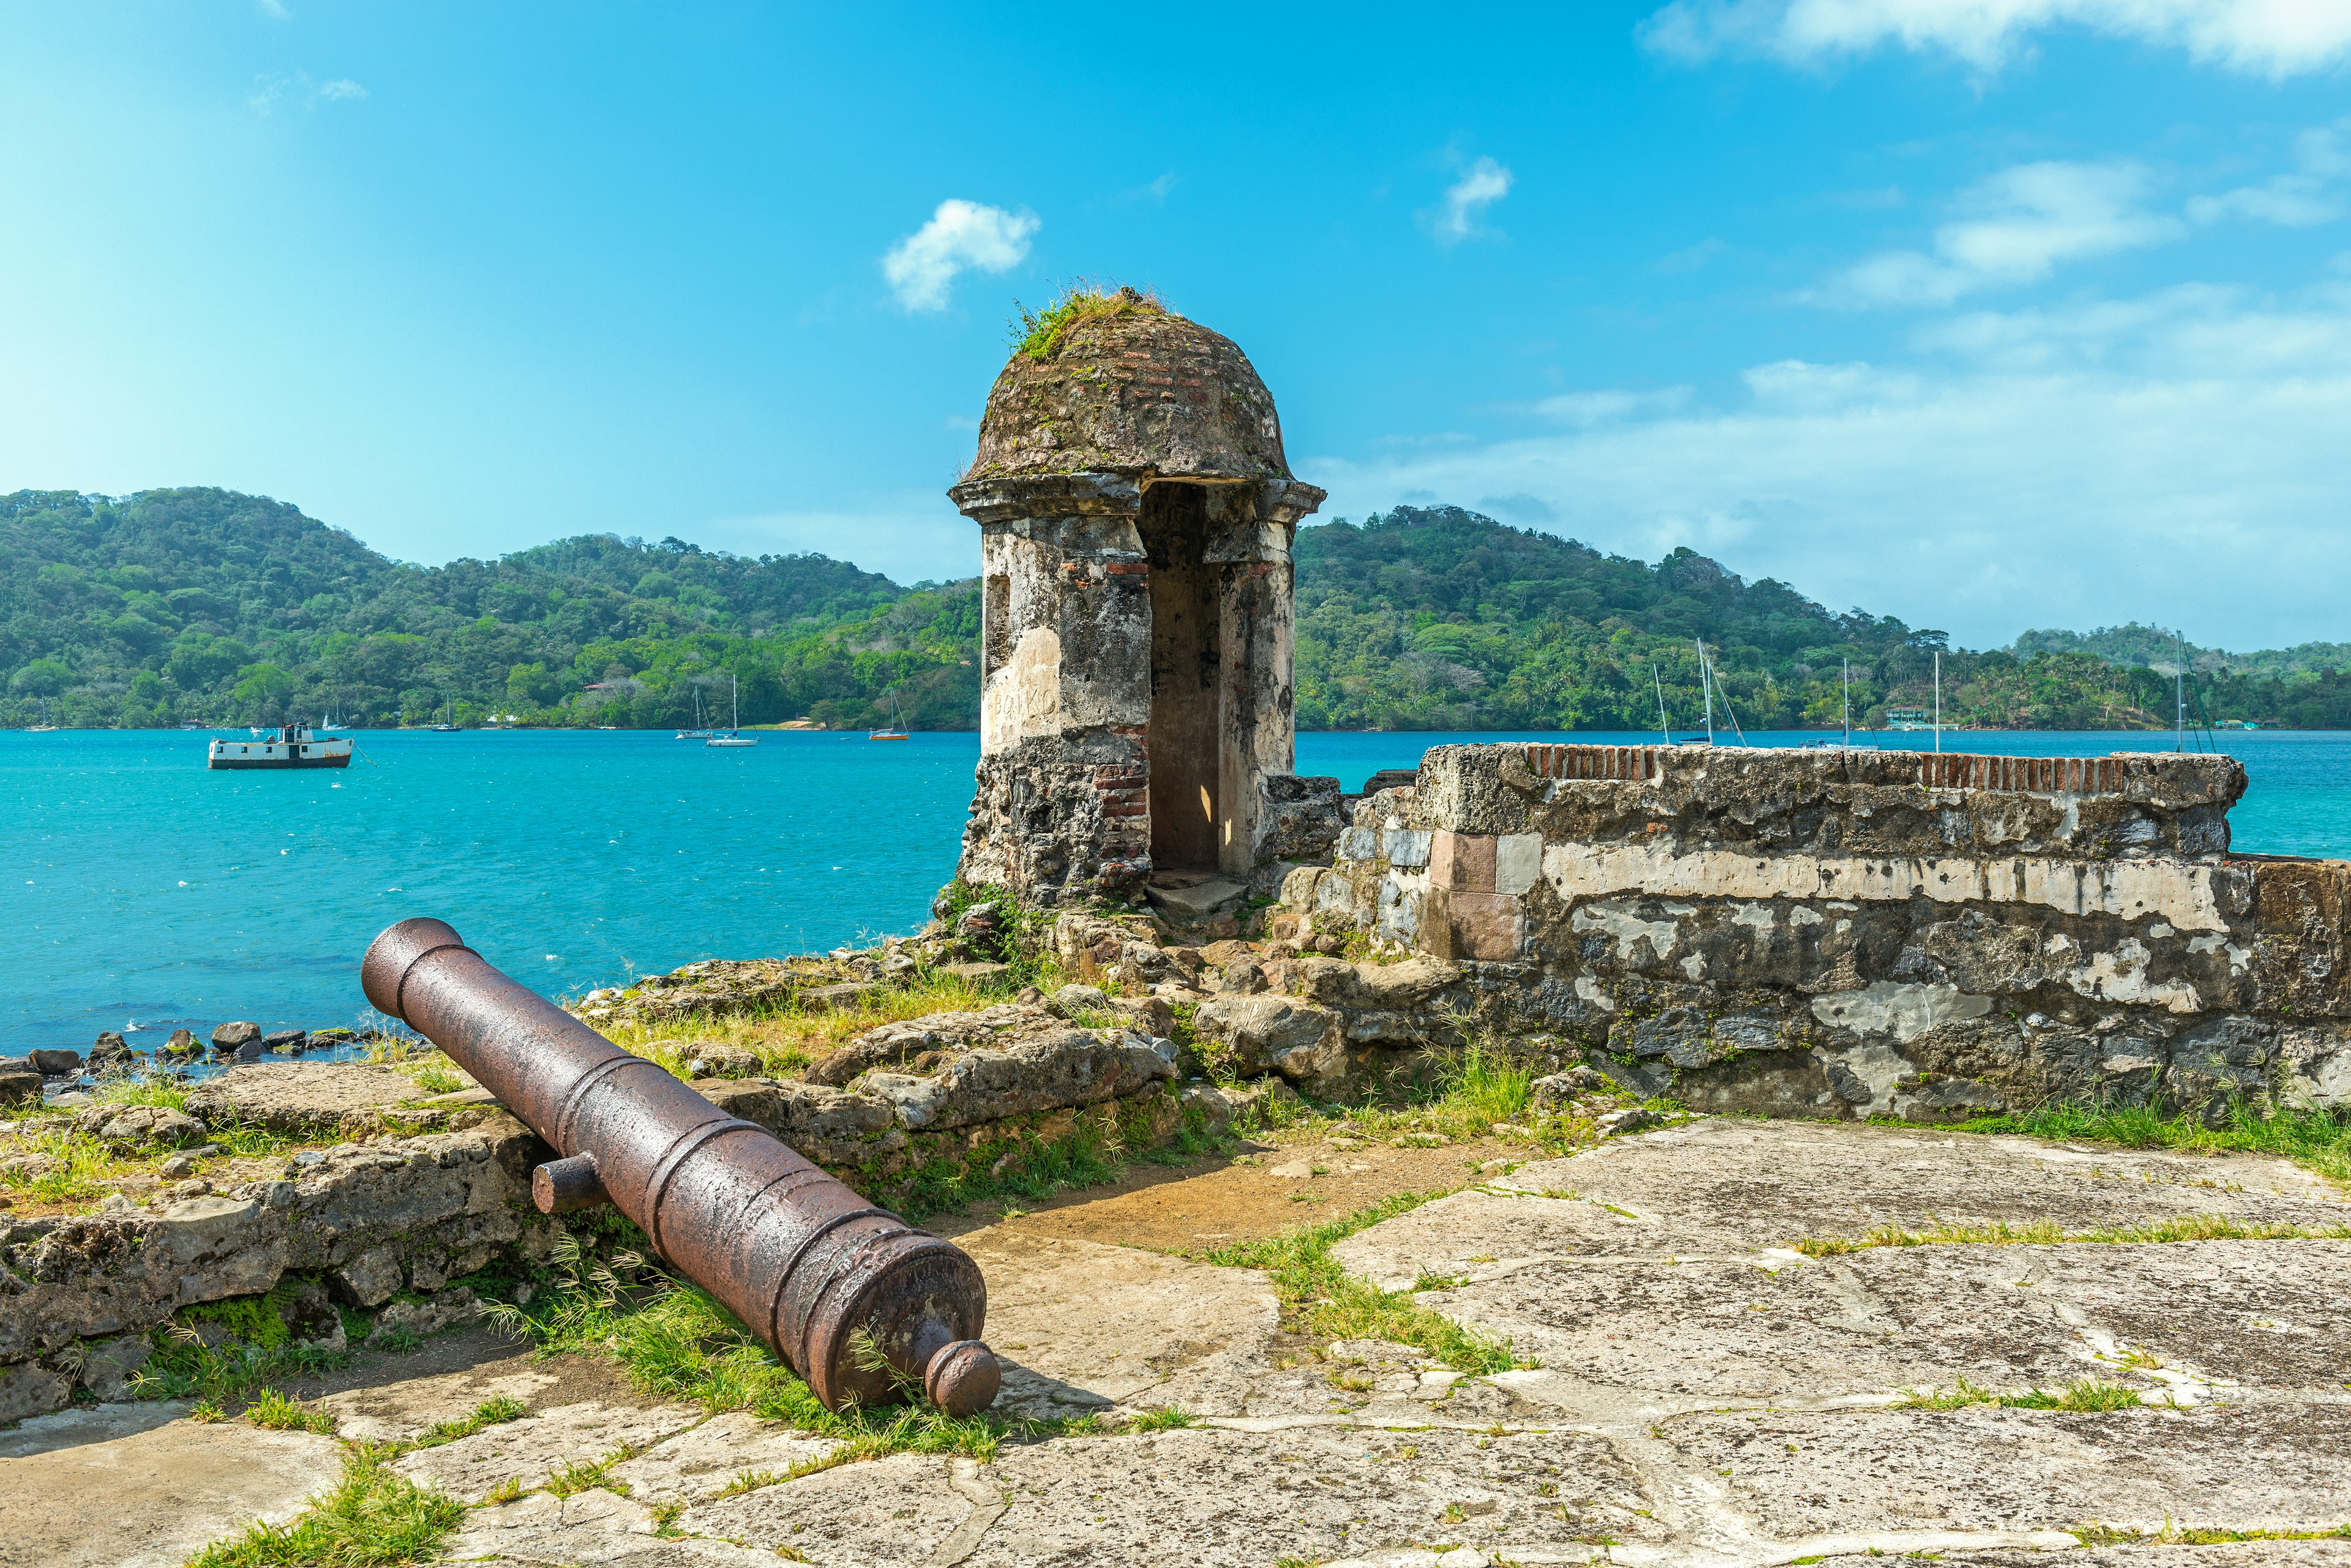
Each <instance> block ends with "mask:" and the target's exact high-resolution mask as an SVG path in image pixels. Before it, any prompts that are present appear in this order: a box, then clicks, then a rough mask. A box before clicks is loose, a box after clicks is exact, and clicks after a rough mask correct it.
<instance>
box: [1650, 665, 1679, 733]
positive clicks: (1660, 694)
mask: <svg viewBox="0 0 2351 1568" xmlns="http://www.w3.org/2000/svg"><path fill="white" fill-rule="evenodd" d="M1649 685H1650V686H1651V687H1652V688H1654V689H1655V690H1656V694H1657V732H1658V733H1659V734H1661V735H1663V736H1664V737H1666V744H1667V746H1671V745H1672V744H1673V743H1674V727H1673V726H1672V725H1670V724H1667V722H1666V683H1665V680H1664V678H1663V677H1662V676H1660V675H1659V674H1657V666H1656V665H1655V664H1651V665H1650V666H1649Z"/></svg>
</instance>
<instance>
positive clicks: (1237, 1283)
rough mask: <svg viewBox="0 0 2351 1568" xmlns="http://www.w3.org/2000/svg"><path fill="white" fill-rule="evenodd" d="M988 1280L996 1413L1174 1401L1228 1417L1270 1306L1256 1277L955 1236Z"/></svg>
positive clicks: (1035, 1242)
mask: <svg viewBox="0 0 2351 1568" xmlns="http://www.w3.org/2000/svg"><path fill="white" fill-rule="evenodd" d="M956 1245H958V1246H960V1247H962V1248H963V1249H965V1250H966V1251H967V1252H969V1253H970V1254H971V1256H972V1258H973V1259H974V1260H976V1261H977V1263H978V1264H979V1266H980V1269H981V1271H982V1272H983V1273H984V1274H985V1275H986V1277H987V1340H988V1343H989V1344H990V1345H991V1346H993V1347H994V1348H995V1350H996V1353H997V1355H998V1359H999V1360H1000V1361H1001V1362H1002V1363H1003V1365H1004V1392H1003V1393H1002V1394H1001V1395H999V1396H998V1398H997V1406H996V1407H997V1409H998V1410H999V1411H1002V1412H1006V1413H1013V1412H1021V1413H1026V1414H1029V1415H1035V1416H1072V1415H1080V1414H1082V1413H1084V1412H1086V1411H1089V1410H1105V1409H1108V1408H1110V1407H1111V1406H1120V1405H1128V1406H1138V1407H1139V1406H1154V1405H1180V1406H1183V1407H1184V1408H1185V1409H1186V1410H1188V1411H1191V1412H1192V1413H1193V1414H1195V1415H1238V1414H1239V1413H1240V1412H1241V1410H1242V1409H1243V1407H1244V1406H1245V1404H1246V1401H1247V1391H1248V1387H1249V1378H1250V1376H1251V1375H1254V1374H1256V1373H1258V1372H1260V1371H1262V1370H1264V1367H1265V1354H1264V1352H1265V1346H1266V1343H1267V1342H1268V1341H1270V1339H1271V1338H1272V1336H1273V1333H1274V1331H1275V1329H1276V1327H1277V1326H1278V1323H1279V1321H1280V1306H1279V1303H1277V1302H1276V1301H1275V1300H1274V1295H1273V1290H1272V1287H1271V1285H1270V1283H1269V1282H1268V1281H1267V1280H1266V1277H1265V1276H1264V1275H1263V1274H1261V1273H1259V1272H1257V1271H1255V1270H1248V1269H1219V1268H1217V1267H1216V1266H1215V1265H1213V1264H1208V1263H1200V1262H1195V1261H1193V1260H1190V1259H1186V1258H1170V1257H1167V1256H1165V1255H1164V1254H1161V1253H1156V1252H1144V1251H1140V1250H1137V1249H1134V1248H1130V1247H1111V1246H1105V1245H1103V1244H1102V1243H1100V1242H1095V1241H1079V1240H1072V1239H1067V1238H1063V1237H1057V1236H1036V1235H1030V1234H1023V1233H1021V1232H1018V1231H1014V1230H1011V1229H1009V1228H1005V1227H996V1226H991V1227H989V1228H987V1229H983V1230H976V1231H972V1232H969V1233H967V1234H966V1235H963V1236H960V1237H958V1238H956Z"/></svg>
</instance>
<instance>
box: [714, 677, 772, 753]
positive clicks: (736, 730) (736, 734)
mask: <svg viewBox="0 0 2351 1568" xmlns="http://www.w3.org/2000/svg"><path fill="white" fill-rule="evenodd" d="M742 688H743V684H742V683H741V682H740V681H737V679H736V678H735V677H734V676H733V675H732V674H729V675H728V676H727V677H726V701H727V708H728V713H727V719H728V723H727V726H726V728H725V729H723V730H716V731H714V732H713V733H712V734H711V737H710V738H709V739H707V740H705V741H704V742H703V743H702V744H703V745H705V746H757V745H758V744H759V737H758V736H756V735H745V734H743V733H742V729H743V689H742Z"/></svg>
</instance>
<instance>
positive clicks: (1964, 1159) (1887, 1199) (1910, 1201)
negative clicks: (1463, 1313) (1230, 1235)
mask: <svg viewBox="0 0 2351 1568" xmlns="http://www.w3.org/2000/svg"><path fill="white" fill-rule="evenodd" d="M1489 1185H1492V1186H1500V1187H1508V1188H1510V1189H1513V1190H1518V1191H1525V1192H1536V1193H1540V1192H1544V1191H1553V1192H1574V1193H1576V1194H1579V1195H1580V1196H1581V1197H1582V1198H1583V1200H1584V1201H1585V1202H1587V1203H1589V1204H1592V1205H1603V1204H1605V1205H1613V1206H1614V1207H1616V1208H1618V1209H1622V1210H1625V1211H1627V1212H1628V1213H1629V1215H1630V1216H1631V1217H1632V1218H1634V1219H1635V1221H1636V1225H1635V1226H1632V1227H1625V1228H1608V1227H1599V1226H1597V1225H1596V1223H1588V1222H1587V1221H1588V1219H1589V1217H1588V1216H1577V1217H1575V1218H1568V1216H1569V1215H1571V1214H1572V1213H1573V1211H1571V1210H1556V1209H1546V1210H1540V1211H1531V1215H1530V1221H1531V1228H1529V1229H1528V1230H1527V1232H1526V1233H1525V1236H1524V1238H1523V1239H1520V1238H1519V1237H1516V1236H1511V1235H1490V1234H1488V1235H1480V1236H1479V1238H1478V1240H1479V1243H1481V1245H1479V1246H1478V1247H1477V1248H1476V1250H1478V1251H1488V1250H1495V1251H1497V1252H1498V1255H1499V1253H1500V1252H1516V1253H1520V1254H1521V1255H1530V1254H1550V1255H1556V1256H1565V1255H1571V1254H1572V1253H1573V1251H1575V1250H1576V1249H1577V1248H1576V1244H1577V1243H1578V1242H1582V1243H1583V1244H1584V1249H1586V1250H1592V1249H1597V1250H1602V1251H1609V1252H1616V1253H1629V1254H1653V1255H1662V1254H1666V1253H1669V1252H1671V1253H1682V1254H1692V1253H1695V1254H1709V1253H1711V1254H1723V1253H1729V1252H1740V1251H1746V1250H1750V1249H1757V1248H1764V1247H1779V1246H1785V1245H1787V1244H1788V1243H1790V1242H1792V1241H1795V1240H1797V1239H1800V1238H1803V1237H1812V1236H1823V1237H1824V1236H1859V1235H1862V1234H1863V1233H1865V1232H1866V1231H1868V1230H1870V1229H1871V1228H1875V1227H1876V1226H1880V1225H1897V1226H1902V1227H1906V1228H1919V1227H1922V1226H1928V1225H1931V1224H1934V1223H1935V1222H1936V1221H1938V1220H1941V1221H1944V1222H1947V1223H1957V1222H1959V1221H1963V1220H1973V1221H1990V1220H2007V1221H2009V1222H2011V1223H2012V1224H2013V1223H2029V1222H2032V1221H2034V1220H2043V1219H2046V1220H2053V1221H2055V1222H2057V1223H2058V1224H2059V1225H2062V1226H2064V1228H2067V1229H2068V1230H2088V1229H2092V1228H2097V1227H2101V1226H2120V1225H2132V1224H2144V1223H2147V1222H2149V1221H2153V1220H2161V1219H2168V1218H2176V1217H2179V1216H2182V1215H2195V1214H2219V1215H2226V1216H2228V1217H2229V1218H2233V1219H2238V1220H2241V1221H2245V1222H2248V1223H2252V1222H2277V1223H2285V1224H2299V1225H2307V1226H2313V1227H2325V1226H2333V1225H2346V1224H2351V1202H2346V1200H2345V1198H2344V1197H2343V1195H2341V1194H2340V1193H2337V1192H2336V1191H2335V1190H2334V1189H2333V1188H2331V1187H2329V1186H2327V1185H2326V1184H2325V1182H2324V1181H2322V1180H2321V1179H2320V1178H2319V1177H2318V1176H2314V1175H2313V1174H2312V1173H2311V1172H2309V1171H2306V1170H2304V1169H2303V1168H2302V1167H2301V1166H2296V1165H2294V1164H2293V1163H2292V1162H2291V1161H2287V1160H2281V1159H2272V1158H2269V1157H2267V1156H2265V1155H2219V1156H2215V1157H2212V1158H2202V1157H2199V1156H2195V1155H2179V1154H2168V1153H2165V1152H2162V1151H2160V1150H2134V1149H2118V1148H2114V1147H2110V1146H2103V1145H2089V1144H2079V1145H2066V1144H2053V1143H2047V1142H2043V1141H2042V1140H2039V1139H2033V1138H2010V1137H1983V1136H1980V1135H1977V1134H1956V1133H1955V1134H1944V1135H1942V1136H1940V1137H1938V1136H1935V1135H1934V1134H1931V1133H1928V1132H1913V1131H1911V1130H1909V1129H1907V1128H1900V1127H1878V1126H1867V1125H1855V1124H1825V1123H1813V1122H1761V1121H1753V1122H1750V1121H1742V1120H1739V1119H1735V1118H1727V1117H1710V1118H1707V1119H1705V1120H1701V1121H1696V1122H1687V1123H1683V1124H1680V1125H1677V1126H1673V1127H1667V1128H1663V1129H1661V1130H1659V1131H1657V1132H1654V1133H1645V1134H1640V1135H1638V1136H1635V1137H1626V1138H1612V1139H1610V1140H1608V1141H1607V1142H1606V1143H1604V1144H1602V1145H1599V1146H1598V1147H1597V1148H1594V1149H1592V1150H1590V1151H1588V1152H1586V1153H1583V1154H1579V1155H1571V1156H1570V1157H1568V1158H1566V1159H1563V1160H1544V1161H1541V1162H1538V1163H1536V1164H1533V1165H1528V1166H1520V1168H1519V1169H1517V1170H1515V1171H1512V1172H1511V1173H1510V1175H1508V1176H1501V1177H1498V1178H1496V1180H1495V1181H1494V1182H1493V1183H1491V1184H1489ZM1488 1201H1490V1200H1488ZM1472 1203H1473V1200H1470V1199H1468V1198H1465V1197H1454V1198H1447V1199H1441V1200H1439V1202H1437V1203H1435V1204H1430V1205H1427V1206H1425V1207H1422V1208H1419V1209H1416V1210H1415V1211H1414V1212H1413V1213H1412V1214H1410V1215H1405V1216H1402V1217H1400V1218H1399V1219H1398V1220H1395V1221H1391V1222H1390V1224H1392V1225H1397V1226H1399V1227H1400V1228H1399V1229H1398V1230H1397V1231H1395V1232H1392V1234H1393V1235H1396V1236H1399V1237H1401V1236H1405V1235H1410V1236H1412V1237H1413V1238H1414V1244H1415V1246H1416V1247H1417V1248H1418V1249H1420V1250H1421V1252H1422V1254H1423V1255H1424V1256H1426V1257H1428V1258H1430V1259H1433V1260H1442V1259H1443V1258H1444V1257H1445V1256H1446V1253H1447V1245H1446V1243H1445V1242H1444V1239H1443V1238H1444V1233H1445V1231H1446V1228H1447V1226H1448V1225H1452V1224H1455V1223H1456V1221H1455V1219H1454V1218H1453V1211H1455V1210H1457V1209H1463V1208H1472ZM1473 1212H1476V1213H1478V1214H1479V1215H1481V1216H1486V1215H1491V1214H1492V1213H1494V1211H1493V1210H1491V1209H1490V1208H1484V1207H1477V1208H1474V1209H1473ZM1605 1212H1606V1211H1605V1210H1603V1213H1605ZM1414 1220H1418V1221H1419V1223H1418V1224H1417V1225H1413V1224H1411V1223H1409V1222H1411V1221H1414ZM1537 1221H1539V1222H1541V1223H1532V1222H1537ZM1642 1226H1646V1229H1644V1228H1640V1227H1642ZM1382 1229H1386V1227H1382ZM1552 1234H1556V1235H1557V1236H1558V1237H1559V1241H1558V1244H1556V1245H1551V1246H1544V1245H1540V1244H1538V1243H1539V1242H1540V1241H1541V1239H1542V1238H1543V1237H1545V1236H1546V1235H1552ZM1602 1237H1605V1238H1607V1241H1606V1243H1605V1244H1604V1245H1598V1244H1597V1239H1599V1238H1602ZM1504 1243H1507V1245H1498V1244H1504Z"/></svg>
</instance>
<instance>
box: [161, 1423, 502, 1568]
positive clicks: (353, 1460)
mask: <svg viewBox="0 0 2351 1568" xmlns="http://www.w3.org/2000/svg"><path fill="white" fill-rule="evenodd" d="M399 1454H400V1450H399V1448H396V1447H394V1446H392V1445H381V1446H373V1445H368V1444H355V1445H352V1446H351V1447H350V1448H348V1449H347V1450H346V1452H345V1454H344V1457H343V1476H342V1479H341V1480H340V1481H339V1482H337V1483H336V1484H335V1486H334V1487H333V1489H332V1490H329V1491H326V1492H324V1493H321V1494H319V1496H318V1497H316V1498H314V1499H313V1500H312V1504H313V1506H312V1507H311V1509H310V1511H308V1512H307V1513H305V1514H303V1515H302V1516H301V1517H300V1518H298V1519H297V1520H295V1521H293V1522H292V1523H290V1524H271V1523H268V1522H267V1521H260V1520H256V1521H255V1522H254V1523H252V1524H250V1525H248V1526H246V1531H245V1533H244V1534H242V1535H240V1536H237V1537H235V1539H233V1540H230V1541H224V1542H219V1543H218V1544H216V1545H214V1546H210V1547H207V1548H205V1549H204V1551H203V1552H199V1553H198V1554H197V1555H196V1556H194V1557H193V1558H191V1559H190V1560H189V1563H188V1568H398V1565H402V1564H407V1563H430V1562H434V1561H435V1560H437V1559H438V1558H439V1556H440V1554H441V1552H440V1549H441V1543H442V1542H444V1540H446V1539H447V1537H448V1536H449V1534H450V1532H451V1531H455V1529H456V1528H457V1526H458V1525H459V1524H460V1523H462V1522H464V1521H465V1504H463V1503H461V1502H459V1501H457V1500H455V1498H452V1497H449V1496H447V1495H446V1494H444V1493H442V1492H439V1491H434V1490H427V1489H425V1488H423V1487H420V1486H418V1485H417V1484H416V1483H415V1482H413V1481H412V1480H410V1479H408V1478H407V1477H405V1476H402V1475H401V1474H400V1473H398V1472H397V1471H395V1470H394V1469H392V1460H393V1459H395V1458H398V1457H399Z"/></svg>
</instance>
